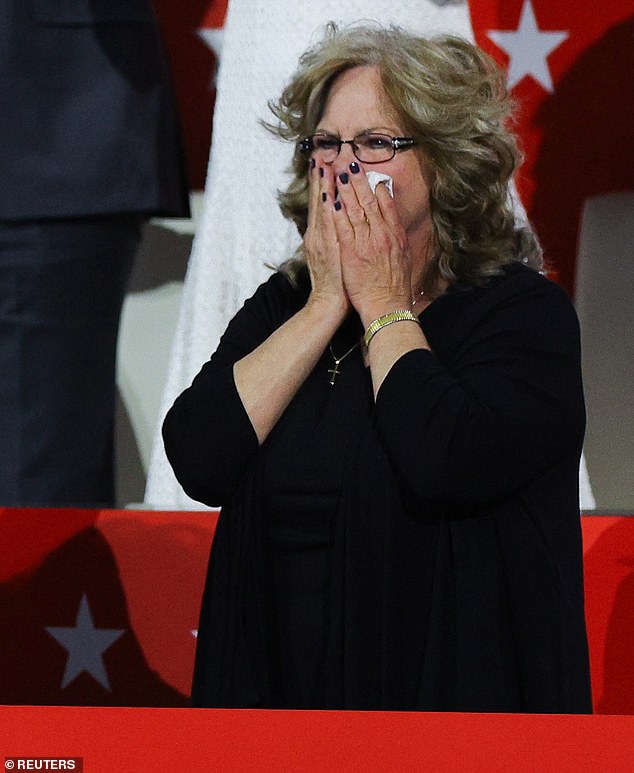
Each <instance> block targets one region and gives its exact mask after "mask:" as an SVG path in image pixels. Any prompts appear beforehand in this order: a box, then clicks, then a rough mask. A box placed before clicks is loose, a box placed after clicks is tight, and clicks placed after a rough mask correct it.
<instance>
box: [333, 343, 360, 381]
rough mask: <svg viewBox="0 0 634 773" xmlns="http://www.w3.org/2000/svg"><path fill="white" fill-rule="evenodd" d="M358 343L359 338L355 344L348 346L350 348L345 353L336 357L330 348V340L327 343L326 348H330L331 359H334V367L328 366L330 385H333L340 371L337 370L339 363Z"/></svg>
mask: <svg viewBox="0 0 634 773" xmlns="http://www.w3.org/2000/svg"><path fill="white" fill-rule="evenodd" d="M360 343H361V341H360V340H359V341H357V342H356V344H355V345H354V346H352V347H350V349H348V351H347V352H346V353H345V354H343V355H342V356H341V357H337V356H336V355H335V353H334V352H333V350H332V341H331V342H330V343H329V344H328V348H329V349H330V354H331V355H332V359H333V360H334V361H335V367H334V368H328V373H330V374H331V375H330V386H334V385H335V379H336V378H337V376H338V375H339V374H340V373H341V371H340V370H339V365H341V363H342V362H343V361H344V360H345V359H346V357H347V356H348V355H349V354H352V352H353V351H354V350H355V349H356V348H357V346H359V344H360Z"/></svg>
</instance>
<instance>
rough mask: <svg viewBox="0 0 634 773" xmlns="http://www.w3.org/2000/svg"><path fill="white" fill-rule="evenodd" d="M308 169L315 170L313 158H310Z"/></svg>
mask: <svg viewBox="0 0 634 773" xmlns="http://www.w3.org/2000/svg"><path fill="white" fill-rule="evenodd" d="M310 168H311V169H314V168H315V159H314V158H311V159H310Z"/></svg>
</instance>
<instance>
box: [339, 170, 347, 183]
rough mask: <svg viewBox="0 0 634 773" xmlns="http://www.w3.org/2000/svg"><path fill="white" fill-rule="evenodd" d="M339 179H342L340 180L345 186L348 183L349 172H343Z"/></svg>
mask: <svg viewBox="0 0 634 773" xmlns="http://www.w3.org/2000/svg"><path fill="white" fill-rule="evenodd" d="M339 179H340V180H341V182H342V183H343V184H344V185H345V184H346V183H347V182H348V173H347V172H342V173H341V174H340V175H339Z"/></svg>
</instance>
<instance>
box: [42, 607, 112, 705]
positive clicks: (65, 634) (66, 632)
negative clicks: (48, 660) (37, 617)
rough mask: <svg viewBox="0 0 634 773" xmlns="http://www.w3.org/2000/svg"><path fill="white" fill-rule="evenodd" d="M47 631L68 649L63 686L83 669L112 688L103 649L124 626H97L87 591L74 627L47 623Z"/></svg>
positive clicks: (107, 688)
mask: <svg viewBox="0 0 634 773" xmlns="http://www.w3.org/2000/svg"><path fill="white" fill-rule="evenodd" d="M46 631H47V632H48V633H49V634H50V635H51V636H52V637H53V638H54V639H56V640H57V641H58V642H59V643H60V644H61V645H62V647H64V648H65V649H66V650H67V651H68V659H67V660H66V668H65V669H64V678H63V679H62V690H63V689H64V687H66V686H67V685H69V684H70V683H71V682H72V681H73V680H74V679H76V678H77V677H78V676H79V674H81V673H82V671H85V672H86V673H88V674H90V675H91V676H93V677H94V678H95V679H96V680H97V681H98V682H99V684H100V685H102V687H105V688H106V690H110V689H111V688H110V682H109V681H108V675H107V674H106V669H105V666H104V663H103V653H104V652H105V650H107V649H108V647H110V646H111V645H112V644H114V642H116V641H117V639H119V638H120V637H121V636H122V635H123V633H124V630H123V629H117V628H95V625H94V623H93V621H92V615H91V613H90V606H89V605H88V599H87V598H86V594H84V595H83V596H82V597H81V603H80V604H79V611H78V612H77V620H76V621H75V627H74V628H57V627H48V628H46Z"/></svg>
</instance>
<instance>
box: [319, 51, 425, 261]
mask: <svg viewBox="0 0 634 773" xmlns="http://www.w3.org/2000/svg"><path fill="white" fill-rule="evenodd" d="M316 131H317V132H325V133H328V134H332V135H334V136H336V137H339V138H340V139H344V140H349V139H352V138H353V137H354V136H356V135H357V134H361V133H362V132H380V133H383V134H389V135H391V136H392V137H402V136H404V131H403V127H402V126H399V124H398V122H397V119H396V118H395V117H394V116H393V114H392V111H391V110H390V109H389V102H388V100H387V97H386V96H385V92H384V91H383V87H382V85H381V80H380V75H379V70H378V68H377V67H369V66H362V67H353V68H352V69H350V70H346V71H345V72H343V73H342V74H341V75H339V76H338V77H337V78H336V80H335V81H334V82H333V84H332V87H331V89H330V94H329V96H328V100H327V102H326V108H325V110H324V113H323V115H322V117H321V120H320V121H319V123H318V125H317V129H316ZM353 161H357V163H358V164H359V166H360V167H361V169H362V170H363V171H364V172H368V171H370V170H371V169H374V170H375V171H377V172H382V173H384V174H389V175H390V176H391V177H392V178H393V180H394V202H395V204H396V208H397V210H398V214H399V216H400V220H401V224H402V226H403V228H404V229H405V231H406V233H407V236H408V240H409V244H410V249H411V254H412V258H413V259H414V260H416V261H423V263H425V262H426V261H427V259H428V257H429V255H430V253H431V251H432V250H433V224H432V219H431V212H430V203H429V191H430V187H431V183H432V179H433V173H432V170H431V167H430V165H429V164H427V163H426V162H425V160H424V159H423V158H422V156H421V153H420V151H417V150H415V149H412V150H402V151H400V152H398V153H396V155H395V156H394V158H392V159H391V160H390V161H385V162H382V163H380V164H365V165H364V164H363V163H362V162H360V161H358V159H356V158H355V156H354V154H353V152H352V148H351V146H350V145H342V146H341V152H340V153H339V155H338V156H337V158H336V159H335V160H334V161H333V162H332V167H333V171H334V172H335V174H339V173H340V172H344V171H349V170H348V167H349V165H350V164H351V163H352V162H353ZM418 268H419V269H421V270H422V268H423V266H422V265H421V266H419V267H418ZM416 273H418V272H416Z"/></svg>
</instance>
